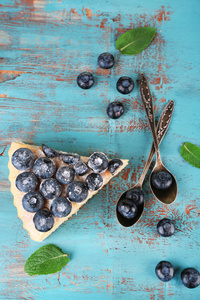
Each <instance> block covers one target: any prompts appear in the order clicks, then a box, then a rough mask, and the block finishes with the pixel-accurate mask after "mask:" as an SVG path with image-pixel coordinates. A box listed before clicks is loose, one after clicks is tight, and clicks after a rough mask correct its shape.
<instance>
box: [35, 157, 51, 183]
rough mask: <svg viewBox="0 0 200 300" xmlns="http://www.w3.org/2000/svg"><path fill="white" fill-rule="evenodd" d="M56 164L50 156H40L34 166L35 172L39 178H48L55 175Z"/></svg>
mask: <svg viewBox="0 0 200 300" xmlns="http://www.w3.org/2000/svg"><path fill="white" fill-rule="evenodd" d="M55 171H56V165H55V163H54V161H53V160H52V159H50V158H48V157H40V158H38V159H37V160H36V161H35V163H34V166H33V172H34V173H35V175H36V176H37V177H38V178H41V179H46V178H50V177H52V176H53V175H54V173H55Z"/></svg>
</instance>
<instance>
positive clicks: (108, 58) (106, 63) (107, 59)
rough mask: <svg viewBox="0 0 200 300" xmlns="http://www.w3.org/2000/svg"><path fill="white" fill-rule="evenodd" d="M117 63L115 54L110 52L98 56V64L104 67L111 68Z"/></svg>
mask: <svg viewBox="0 0 200 300" xmlns="http://www.w3.org/2000/svg"><path fill="white" fill-rule="evenodd" d="M114 63H115V59H114V56H113V55H112V54H110V53H108V52H104V53H102V54H100V55H99V57H98V65H99V67H101V68H102V69H111V68H112V67H113V65H114Z"/></svg>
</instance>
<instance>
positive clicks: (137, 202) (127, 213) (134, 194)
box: [117, 188, 144, 219]
mask: <svg viewBox="0 0 200 300" xmlns="http://www.w3.org/2000/svg"><path fill="white" fill-rule="evenodd" d="M142 205H144V194H143V192H142V190H140V189H137V188H133V189H131V190H129V191H128V192H126V193H125V195H124V198H122V199H121V200H120V201H119V202H118V204H117V210H118V212H119V213H120V214H121V215H122V217H124V218H126V219H134V218H135V217H136V216H137V214H138V211H139V209H140V208H141V206H142Z"/></svg>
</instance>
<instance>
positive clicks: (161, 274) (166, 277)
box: [155, 260, 174, 282]
mask: <svg viewBox="0 0 200 300" xmlns="http://www.w3.org/2000/svg"><path fill="white" fill-rule="evenodd" d="M155 272H156V275H157V276H158V278H159V279H160V280H161V281H164V282H166V281H170V280H171V279H172V278H173V277H174V267H173V266H172V264H171V263H170V262H168V261H164V260H163V261H160V262H159V263H158V264H157V266H156V268H155Z"/></svg>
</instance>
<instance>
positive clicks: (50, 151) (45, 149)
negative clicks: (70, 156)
mask: <svg viewBox="0 0 200 300" xmlns="http://www.w3.org/2000/svg"><path fill="white" fill-rule="evenodd" d="M42 151H43V152H44V154H45V155H46V156H47V157H50V158H54V157H58V156H59V155H60V153H59V152H57V151H55V150H54V149H52V148H50V147H49V146H46V145H44V144H42Z"/></svg>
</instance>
